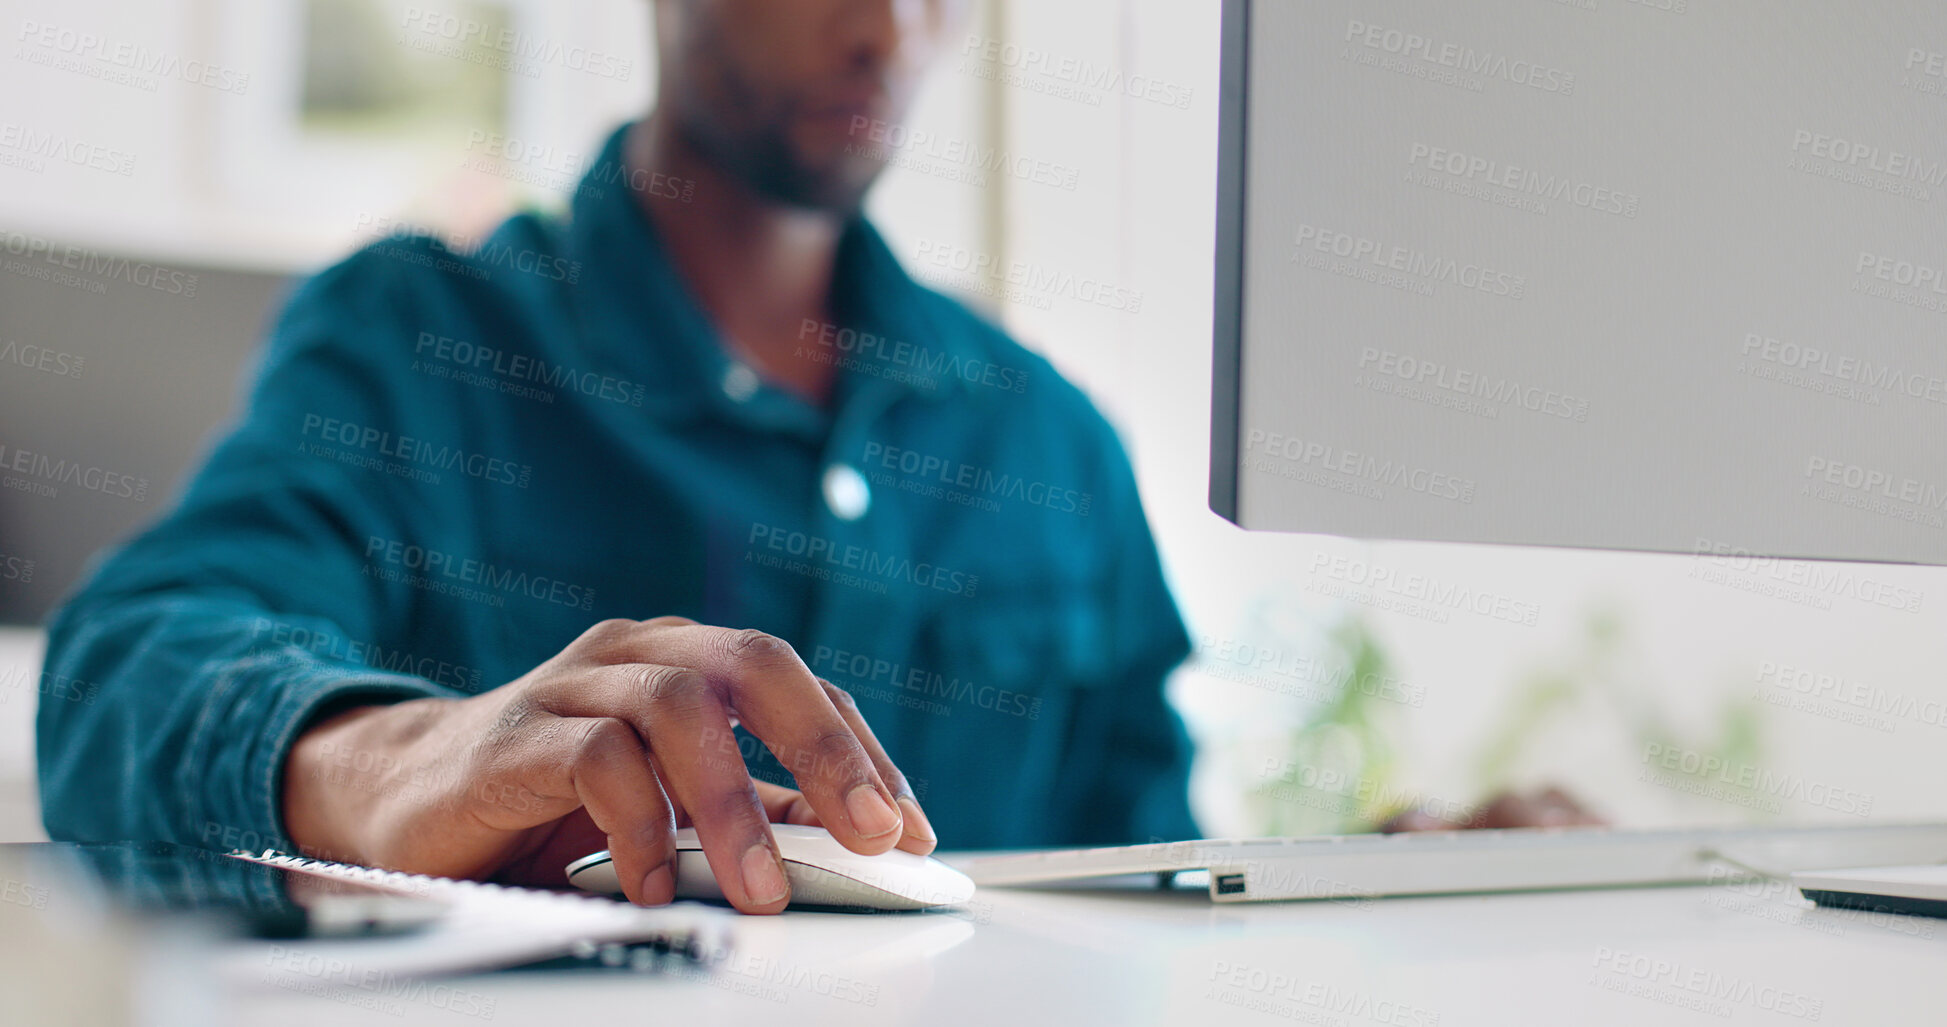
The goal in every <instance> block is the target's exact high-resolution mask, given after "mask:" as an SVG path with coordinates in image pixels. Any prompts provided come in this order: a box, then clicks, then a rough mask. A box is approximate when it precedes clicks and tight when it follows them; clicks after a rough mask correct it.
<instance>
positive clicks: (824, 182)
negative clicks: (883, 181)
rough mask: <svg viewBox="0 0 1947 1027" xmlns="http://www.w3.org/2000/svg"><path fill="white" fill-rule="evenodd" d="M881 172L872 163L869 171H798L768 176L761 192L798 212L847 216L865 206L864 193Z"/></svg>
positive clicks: (868, 191)
mask: <svg viewBox="0 0 1947 1027" xmlns="http://www.w3.org/2000/svg"><path fill="white" fill-rule="evenodd" d="M881 170H883V168H882V167H881V166H879V165H877V164H874V165H873V166H872V167H871V168H869V169H867V168H843V169H833V170H831V171H827V172H809V171H799V172H796V173H793V174H786V175H780V176H773V177H771V179H770V180H769V181H767V182H765V183H763V191H764V193H765V194H766V195H767V196H770V197H771V198H772V199H775V200H778V201H780V202H782V203H785V204H788V205H790V206H793V207H797V208H799V209H800V210H805V211H815V212H818V213H823V214H832V215H836V216H839V217H850V216H852V215H854V214H856V213H858V211H859V208H861V207H863V206H864V205H865V197H866V194H867V193H870V192H871V191H872V185H873V183H874V182H876V181H878V178H879V172H880V171H881Z"/></svg>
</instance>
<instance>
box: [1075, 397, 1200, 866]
mask: <svg viewBox="0 0 1947 1027" xmlns="http://www.w3.org/2000/svg"><path fill="white" fill-rule="evenodd" d="M1102 430H1103V434H1104V435H1105V436H1106V439H1105V443H1104V448H1103V457H1102V459H1101V466H1102V468H1103V476H1102V479H1101V480H1102V481H1103V485H1102V490H1101V492H1100V493H1098V495H1099V496H1100V497H1101V498H1100V499H1099V500H1098V501H1097V502H1096V510H1097V511H1098V513H1099V514H1100V515H1101V516H1102V517H1104V518H1106V519H1108V520H1109V522H1110V523H1109V525H1108V526H1107V538H1108V542H1107V544H1108V545H1109V547H1110V553H1109V557H1108V560H1107V566H1108V568H1109V572H1108V574H1107V583H1106V585H1105V586H1104V587H1105V589H1106V590H1107V595H1106V596H1105V598H1104V599H1103V602H1104V603H1105V607H1104V608H1105V609H1106V610H1107V617H1106V625H1105V627H1106V630H1107V636H1106V637H1107V645H1106V654H1107V656H1108V660H1107V662H1108V664H1109V667H1108V671H1109V673H1108V676H1107V678H1106V680H1105V681H1104V682H1103V683H1102V684H1101V685H1100V686H1098V687H1093V688H1088V689H1084V690H1081V691H1080V693H1079V694H1080V695H1081V699H1080V700H1079V702H1078V707H1077V709H1076V712H1075V718H1074V723H1073V728H1072V734H1071V742H1070V745H1069V748H1068V760H1067V765H1066V767H1065V768H1064V770H1063V773H1062V775H1061V783H1060V787H1062V788H1063V789H1064V790H1065V791H1066V793H1067V795H1066V801H1065V803H1064V805H1065V806H1066V807H1067V815H1066V817H1065V818H1064V819H1065V821H1066V823H1068V824H1069V825H1071V829H1072V831H1073V832H1074V837H1073V838H1071V839H1069V840H1068V841H1067V843H1066V844H1074V845H1128V844H1140V843H1145V842H1157V841H1176V840H1179V839H1185V838H1196V837H1199V834H1198V830H1197V825H1196V820H1195V818H1194V817H1193V816H1192V815H1191V812H1190V799H1189V780H1190V763H1191V759H1192V756H1193V754H1194V749H1193V747H1192V744H1191V741H1190V737H1189V733H1188V732H1187V731H1186V730H1185V729H1184V726H1183V721H1182V718H1181V717H1179V716H1178V715H1177V713H1176V711H1175V710H1174V709H1173V708H1172V707H1171V706H1170V704H1169V701H1168V699H1167V698H1166V697H1165V695H1164V691H1163V688H1164V684H1165V682H1166V681H1167V679H1168V677H1169V674H1170V672H1171V671H1172V670H1173V669H1175V667H1176V665H1177V664H1179V663H1181V662H1182V661H1183V659H1184V657H1186V656H1188V655H1189V653H1190V636H1189V632H1188V631H1187V630H1186V629H1185V627H1184V624H1183V618H1182V616H1181V614H1180V613H1179V612H1178V610H1177V607H1176V601H1175V600H1174V599H1173V598H1172V597H1171V596H1170V591H1169V586H1168V585H1167V583H1166V582H1165V581H1164V578H1163V567H1162V561H1161V558H1160V557H1159V555H1158V554H1157V551H1156V542H1155V539H1154V538H1153V537H1152V536H1151V534H1150V530H1149V521H1148V519H1147V517H1145V516H1144V514H1143V509H1142V498H1141V496H1140V495H1139V494H1138V492H1137V489H1136V480H1135V474H1134V471H1133V470H1132V469H1131V468H1130V466H1129V459H1128V456H1127V454H1126V453H1125V452H1124V451H1123V449H1122V444H1121V443H1120V442H1119V441H1118V440H1117V439H1116V438H1115V435H1114V432H1113V431H1112V430H1110V429H1109V428H1108V426H1107V425H1106V423H1105V424H1104V425H1103V426H1102Z"/></svg>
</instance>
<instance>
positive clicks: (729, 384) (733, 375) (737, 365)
mask: <svg viewBox="0 0 1947 1027" xmlns="http://www.w3.org/2000/svg"><path fill="white" fill-rule="evenodd" d="M760 384H762V383H761V382H759V381H758V380H757V372H756V371H753V370H751V369H750V365H749V364H745V363H741V362H734V361H733V362H732V363H731V365H730V367H729V369H728V370H726V371H724V372H723V394H724V395H726V396H729V397H730V398H731V399H733V400H736V401H737V402H739V403H742V402H744V401H745V400H747V399H749V398H751V397H752V396H755V395H757V386H758V385H760Z"/></svg>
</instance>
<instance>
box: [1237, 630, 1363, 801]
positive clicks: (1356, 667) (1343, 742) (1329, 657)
mask: <svg viewBox="0 0 1947 1027" xmlns="http://www.w3.org/2000/svg"><path fill="white" fill-rule="evenodd" d="M1324 640H1325V642H1326V649H1327V652H1326V653H1324V654H1322V655H1321V657H1320V659H1319V661H1318V662H1319V663H1320V665H1322V666H1325V667H1329V668H1331V671H1330V672H1328V673H1326V674H1324V675H1322V676H1323V677H1324V678H1325V682H1324V683H1323V685H1322V686H1321V690H1329V692H1330V696H1329V698H1328V699H1327V700H1326V702H1325V704H1324V705H1323V706H1322V707H1320V708H1318V709H1316V710H1315V711H1313V712H1312V713H1311V715H1310V716H1309V717H1305V718H1303V719H1302V721H1301V722H1300V723H1299V724H1297V726H1295V727H1293V728H1291V729H1290V731H1289V732H1288V733H1287V735H1286V737H1285V739H1284V744H1283V756H1282V765H1281V766H1280V767H1279V768H1277V770H1278V772H1277V773H1275V774H1271V775H1267V776H1268V779H1267V780H1260V781H1258V782H1256V783H1255V785H1254V787H1252V788H1251V789H1250V795H1249V799H1248V802H1247V806H1248V808H1249V815H1250V817H1251V819H1252V821H1253V824H1254V826H1255V828H1256V831H1257V832H1258V833H1262V834H1264V835H1266V836H1273V837H1278V836H1282V837H1294V836H1302V835H1312V834H1344V833H1347V832H1350V831H1360V830H1366V829H1368V825H1370V824H1371V823H1373V822H1374V821H1375V820H1376V819H1383V818H1384V814H1382V813H1381V811H1382V810H1384V809H1385V808H1386V807H1387V805H1388V800H1389V798H1390V797H1392V796H1395V795H1396V794H1397V792H1398V789H1397V788H1396V787H1395V785H1394V774H1395V771H1396V767H1397V762H1398V760H1397V751H1396V749H1395V747H1394V743H1393V737H1394V735H1395V734H1396V732H1395V731H1394V730H1393V728H1394V724H1393V720H1394V719H1395V717H1396V716H1397V713H1398V710H1399V704H1398V703H1397V702H1394V701H1392V700H1391V699H1388V698H1386V696H1385V692H1386V690H1385V689H1384V688H1383V687H1377V686H1378V685H1380V684H1383V683H1385V682H1391V681H1396V680H1397V678H1396V676H1395V675H1394V674H1393V668H1392V665H1391V663H1390V661H1389V660H1388V659H1387V656H1386V650H1385V648H1384V647H1383V646H1382V645H1381V643H1380V641H1379V639H1378V637H1377V635H1375V634H1374V632H1373V631H1372V628H1371V626H1370V625H1368V624H1367V623H1366V622H1365V620H1364V619H1363V618H1360V617H1357V616H1349V617H1347V618H1346V619H1344V620H1342V621H1339V622H1338V623H1337V624H1335V625H1333V626H1332V627H1331V628H1330V629H1328V630H1327V631H1326V632H1325V635H1324Z"/></svg>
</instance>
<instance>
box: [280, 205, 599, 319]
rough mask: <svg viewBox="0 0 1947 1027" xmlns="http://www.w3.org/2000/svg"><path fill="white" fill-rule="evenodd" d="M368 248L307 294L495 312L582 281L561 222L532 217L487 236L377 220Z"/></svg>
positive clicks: (406, 308) (309, 286)
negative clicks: (513, 303) (438, 230)
mask: <svg viewBox="0 0 1947 1027" xmlns="http://www.w3.org/2000/svg"><path fill="white" fill-rule="evenodd" d="M361 236H362V239H363V245H361V246H360V247H359V248H358V249H357V250H355V251H353V252H352V253H351V254H350V255H349V256H347V257H345V258H344V259H343V260H340V261H339V262H338V263H336V264H334V265H332V266H331V267H329V268H326V269H325V270H324V271H321V272H319V273H318V274H316V275H314V276H313V277H312V278H311V279H310V280H309V281H307V282H306V283H305V284H304V286H303V289H304V291H305V292H308V293H310V294H313V295H320V294H322V295H328V296H331V297H333V298H334V299H337V300H341V301H350V302H355V303H357V304H358V305H360V306H363V307H366V308H367V309H371V308H374V307H383V306H387V305H390V306H395V307H400V308H402V312H410V313H418V312H419V310H417V309H414V308H415V307H418V308H421V309H423V308H424V307H425V306H427V305H433V306H443V305H452V306H454V307H455V308H459V309H482V308H486V309H492V308H495V307H498V306H502V305H505V304H507V303H509V302H510V301H512V302H520V301H532V300H535V299H538V298H540V297H542V296H544V295H546V294H548V293H550V292H559V290H560V289H561V288H562V287H567V286H573V285H576V284H578V283H579V282H580V280H581V276H582V271H583V268H582V266H581V262H580V261H579V260H576V259H575V258H574V257H573V256H572V254H570V253H569V252H568V248H567V246H566V243H565V239H564V238H563V232H562V228H561V226H560V224H559V223H558V222H556V221H555V220H554V219H551V218H549V217H546V216H544V215H540V214H537V213H533V212H522V213H518V214H515V215H513V216H512V217H509V218H508V219H507V220H505V221H503V222H501V223H500V225H499V226H497V227H496V228H494V229H493V231H491V232H488V233H484V234H480V235H471V236H469V235H464V234H458V235H455V234H440V233H435V232H433V231H431V230H429V229H426V228H423V227H421V226H418V225H416V224H413V223H411V222H407V221H403V220H400V221H394V220H391V219H384V218H380V219H375V220H374V222H373V223H372V224H370V225H367V226H363V228H362V229H361Z"/></svg>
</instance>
